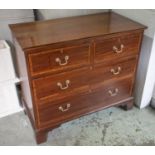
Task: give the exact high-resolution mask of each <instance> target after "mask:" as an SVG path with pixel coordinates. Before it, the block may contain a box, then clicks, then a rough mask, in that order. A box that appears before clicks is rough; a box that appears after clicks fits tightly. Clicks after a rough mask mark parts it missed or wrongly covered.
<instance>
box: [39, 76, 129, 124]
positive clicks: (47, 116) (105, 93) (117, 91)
mask: <svg viewBox="0 0 155 155" xmlns="http://www.w3.org/2000/svg"><path fill="white" fill-rule="evenodd" d="M131 89H132V77H131V76H130V77H127V78H125V79H121V80H117V81H112V82H107V83H105V84H104V86H103V87H102V89H100V91H96V92H94V93H90V94H86V95H81V96H79V97H74V98H69V99H65V100H58V101H55V102H54V103H52V102H51V103H50V102H49V103H47V104H45V105H41V106H39V122H40V125H41V126H43V125H47V124H53V123H61V122H63V121H64V120H67V119H73V118H74V117H77V116H80V115H83V114H86V113H89V112H90V111H93V110H94V111H95V110H97V109H98V108H101V107H103V106H107V107H108V106H110V105H113V104H114V103H117V102H119V101H121V100H123V99H125V98H127V97H129V96H130V95H131Z"/></svg>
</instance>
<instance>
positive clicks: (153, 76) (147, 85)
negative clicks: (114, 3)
mask: <svg viewBox="0 0 155 155" xmlns="http://www.w3.org/2000/svg"><path fill="white" fill-rule="evenodd" d="M112 11H114V12H116V13H118V14H121V15H123V16H126V17H128V18H130V19H132V20H135V21H137V22H139V23H142V24H144V25H146V26H148V29H147V30H146V31H145V35H144V39H143V44H142V49H141V55H140V60H139V64H138V71H137V77H136V86H135V103H136V104H137V105H138V106H139V107H140V108H144V107H146V106H147V105H149V103H150V101H151V98H152V93H153V87H154V84H155V69H154V68H153V66H154V60H155V54H154V53H155V51H154V46H153V41H154V33H155V20H154V19H155V10H153V9H152V10H147V9H142V10H137V9H132V10H129V9H126V10H124V9H122V10H120V9H114V10H112Z"/></svg>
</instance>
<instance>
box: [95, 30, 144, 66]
mask: <svg viewBox="0 0 155 155" xmlns="http://www.w3.org/2000/svg"><path fill="white" fill-rule="evenodd" d="M140 42H141V34H139V33H136V34H129V35H123V36H121V37H114V38H110V39H99V40H96V41H95V63H100V62H105V61H109V60H112V59H114V60H117V59H120V58H121V57H126V56H132V55H137V54H138V52H139V47H140Z"/></svg>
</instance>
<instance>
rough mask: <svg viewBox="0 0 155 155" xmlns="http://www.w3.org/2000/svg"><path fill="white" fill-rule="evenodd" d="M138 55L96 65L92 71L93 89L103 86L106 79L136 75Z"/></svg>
mask: <svg viewBox="0 0 155 155" xmlns="http://www.w3.org/2000/svg"><path fill="white" fill-rule="evenodd" d="M136 64H137V57H133V58H129V59H125V60H123V61H122V60H120V61H116V62H109V63H104V64H99V65H95V67H94V70H93V71H92V72H91V74H92V75H91V89H96V88H97V87H102V85H104V82H105V81H108V80H117V79H119V78H122V77H125V76H129V75H131V76H134V75H135V70H136Z"/></svg>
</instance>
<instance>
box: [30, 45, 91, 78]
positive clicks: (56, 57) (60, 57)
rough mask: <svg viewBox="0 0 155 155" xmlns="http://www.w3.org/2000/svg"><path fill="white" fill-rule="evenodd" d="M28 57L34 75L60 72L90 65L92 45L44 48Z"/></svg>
mask: <svg viewBox="0 0 155 155" xmlns="http://www.w3.org/2000/svg"><path fill="white" fill-rule="evenodd" d="M28 58H29V65H30V73H31V75H32V76H37V75H43V74H47V73H58V72H62V71H66V70H70V69H75V68H78V67H83V66H87V65H89V63H90V47H89V44H88V43H87V44H81V45H77V46H73V47H65V48H58V49H52V50H45V51H44V50H43V51H40V52H37V53H30V54H29V55H28Z"/></svg>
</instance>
